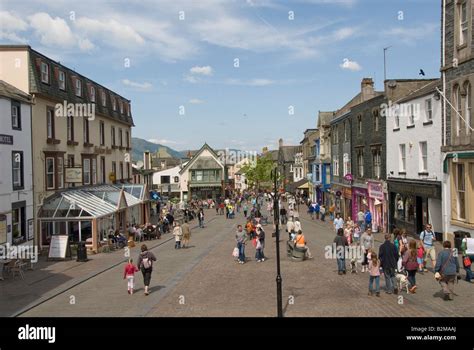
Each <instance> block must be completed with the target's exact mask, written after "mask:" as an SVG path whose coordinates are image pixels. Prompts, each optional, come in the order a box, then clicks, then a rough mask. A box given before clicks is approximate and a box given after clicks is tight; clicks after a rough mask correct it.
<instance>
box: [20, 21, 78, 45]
mask: <svg viewBox="0 0 474 350" xmlns="http://www.w3.org/2000/svg"><path fill="white" fill-rule="evenodd" d="M28 19H29V21H30V26H31V27H32V28H33V30H34V32H35V35H36V36H38V37H39V38H40V42H41V43H42V44H43V45H47V46H59V47H72V46H74V45H75V44H76V38H75V37H74V35H73V34H72V32H71V29H70V28H69V26H68V24H67V23H66V21H65V20H64V19H62V18H59V17H55V18H52V17H51V16H50V15H49V14H47V13H45V12H38V13H35V14H34V15H32V16H29V17H28Z"/></svg>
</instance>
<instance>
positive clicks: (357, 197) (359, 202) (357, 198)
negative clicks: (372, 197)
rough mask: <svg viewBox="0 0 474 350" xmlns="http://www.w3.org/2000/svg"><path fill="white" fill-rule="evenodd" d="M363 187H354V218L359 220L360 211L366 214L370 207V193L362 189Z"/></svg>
mask: <svg viewBox="0 0 474 350" xmlns="http://www.w3.org/2000/svg"><path fill="white" fill-rule="evenodd" d="M361 186H362V185H354V186H352V218H353V220H357V213H358V212H359V211H363V212H365V210H366V209H367V208H368V207H369V202H368V197H369V193H368V191H367V188H365V187H361Z"/></svg>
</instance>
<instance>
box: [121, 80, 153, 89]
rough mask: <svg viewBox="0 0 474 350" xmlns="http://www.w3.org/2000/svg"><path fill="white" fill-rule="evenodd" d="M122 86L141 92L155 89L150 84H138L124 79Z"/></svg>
mask: <svg viewBox="0 0 474 350" xmlns="http://www.w3.org/2000/svg"><path fill="white" fill-rule="evenodd" d="M122 84H123V85H125V86H129V87H132V88H135V89H140V90H150V89H151V88H152V87H153V85H152V84H150V83H138V82H135V81H131V80H128V79H123V80H122Z"/></svg>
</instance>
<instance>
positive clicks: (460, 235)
mask: <svg viewBox="0 0 474 350" xmlns="http://www.w3.org/2000/svg"><path fill="white" fill-rule="evenodd" d="M468 236H470V234H469V232H466V231H454V248H456V249H457V250H458V251H461V244H462V240H463V239H464V238H465V237H468Z"/></svg>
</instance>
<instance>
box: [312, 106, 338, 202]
mask: <svg viewBox="0 0 474 350" xmlns="http://www.w3.org/2000/svg"><path fill="white" fill-rule="evenodd" d="M333 115H334V112H321V111H320V112H319V113H318V126H317V129H318V130H319V139H317V140H316V141H317V147H319V148H318V149H317V152H316V161H315V163H316V165H315V166H316V169H315V172H316V179H315V182H314V185H315V192H316V200H317V201H318V202H319V203H322V204H324V205H326V206H328V205H329V204H328V200H329V191H330V188H331V175H332V174H331V120H332V117H333ZM318 152H319V153H318Z"/></svg>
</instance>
